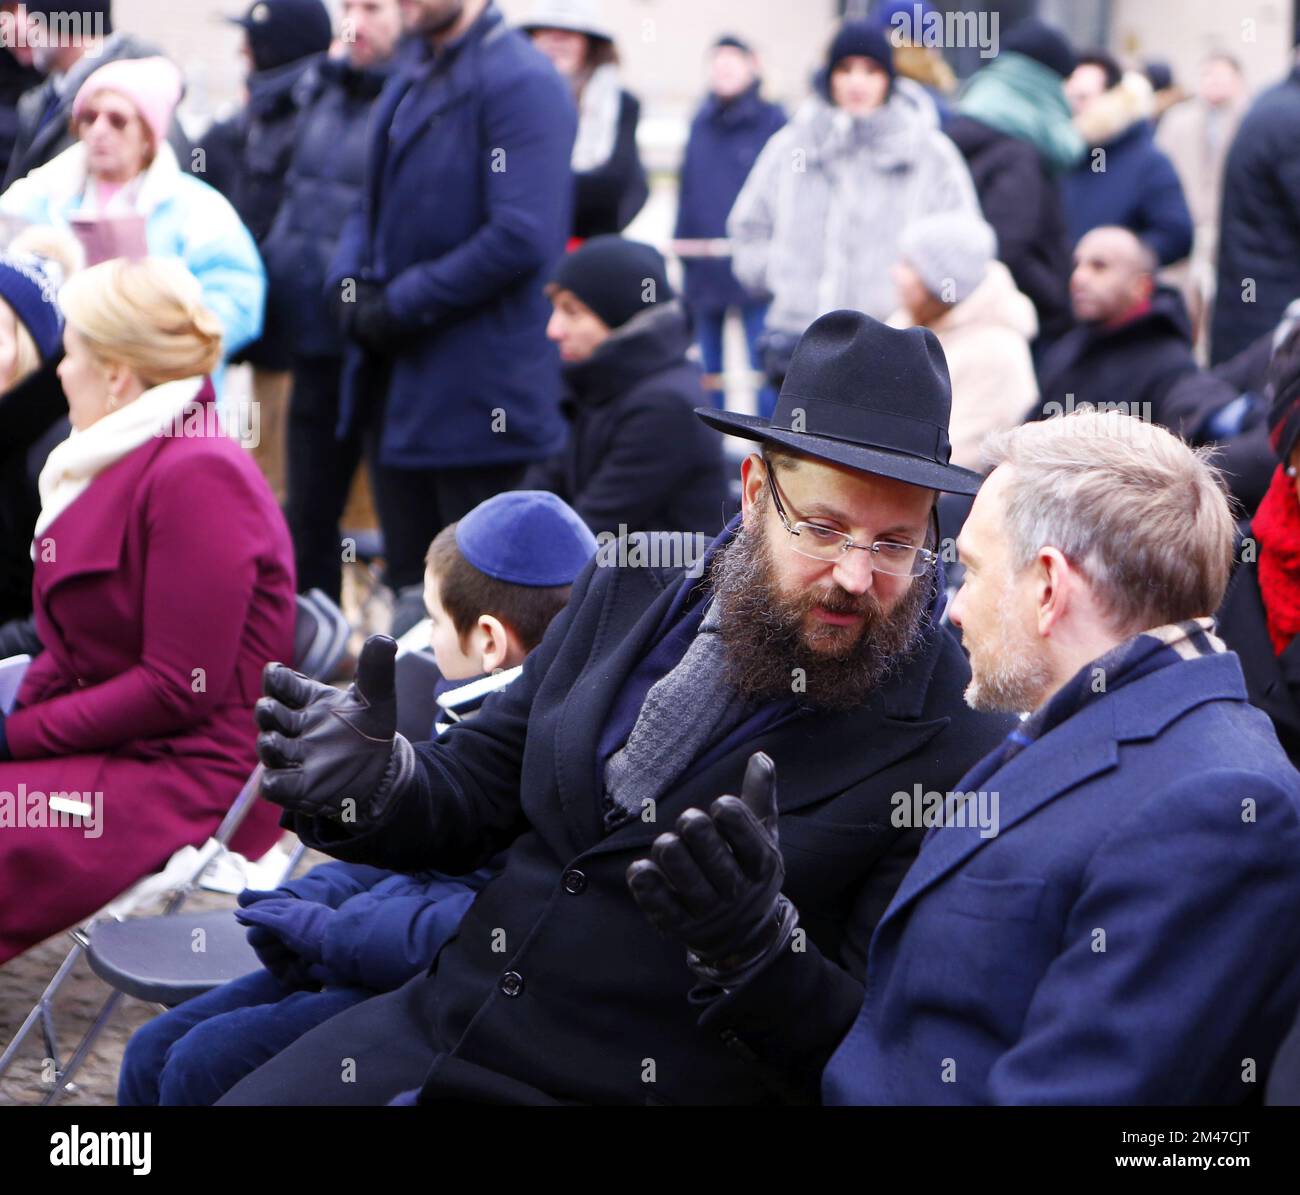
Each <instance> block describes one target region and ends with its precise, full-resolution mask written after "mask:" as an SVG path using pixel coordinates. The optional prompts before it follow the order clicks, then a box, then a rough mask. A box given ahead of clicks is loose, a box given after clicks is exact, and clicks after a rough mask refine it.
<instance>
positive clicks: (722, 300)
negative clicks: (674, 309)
mask: <svg viewBox="0 0 1300 1195" xmlns="http://www.w3.org/2000/svg"><path fill="white" fill-rule="evenodd" d="M760 87H761V83H759V82H757V81H756V82H755V83H754V84H753V86H752V87H750V88H749V90H748V91H746V92H744V93H743V94H741V95H738V96H736V97H735V99H733V100H730V101H723V100H720V99H719V98H718V97H717V96H715V95H710V96H709V97H708V98H707V99H706V100H705V101H704V103H703V104H701V105H700V108H699V111H697V112H696V114H695V119H694V120H693V121H692V122H691V133H690V138H689V140H688V141H687V142H686V156H685V157H684V158H683V160H682V169H681V180H680V181H681V188H680V192H679V196H678V205H677V231H676V235H677V236H678V237H681V238H689V239H697V238H698V239H702V240H707V239H713V238H724V237H725V236H726V235H727V216H728V215H729V214H730V212H731V205H732V204H733V203H735V201H736V196H737V195H739V194H740V188H741V187H743V186H744V185H745V179H747V178H748V177H749V171H750V169H751V168H752V167H753V165H754V162H755V161H756V160H757V159H758V155H759V152H760V151H761V150H762V148H763V146H764V145H766V144H767V139H768V138H769V137H770V136H771V135H772V134H773V133H775V132H776V131H777V129H779V128H780V127H781V126H782V125H784V124H785V111H784V109H782V107H781V105H780V104H772V103H769V102H768V101H767V100H765V99H763V97H762V95H761V94H760ZM683 266H684V268H685V276H686V277H685V287H684V294H685V297H686V301H687V303H689V304H690V306H691V308H692V309H693V310H695V311H708V312H718V311H724V310H725V309H726V308H728V307H737V306H740V305H741V304H743V303H752V302H754V300H755V296H754V295H753V294H751V293H750V292H749V291H747V290H746V289H745V288H744V287H743V286H741V285H740V283H739V282H737V281H736V276H735V275H734V274H733V273H732V272H731V263H730V262H729V261H728V260H726V259H725V258H717V259H710V258H689V257H688V258H686V259H685V260H684V261H683Z"/></svg>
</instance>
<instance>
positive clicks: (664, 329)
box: [521, 302, 727, 537]
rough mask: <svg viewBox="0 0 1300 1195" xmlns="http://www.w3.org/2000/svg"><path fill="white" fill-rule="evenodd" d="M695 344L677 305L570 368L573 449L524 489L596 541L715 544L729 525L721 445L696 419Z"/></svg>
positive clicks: (543, 467)
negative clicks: (647, 535)
mask: <svg viewBox="0 0 1300 1195" xmlns="http://www.w3.org/2000/svg"><path fill="white" fill-rule="evenodd" d="M690 344H691V329H690V324H689V322H688V320H687V319H686V316H685V314H684V313H683V311H682V308H681V305H680V303H676V302H673V303H666V304H662V305H658V306H655V307H652V308H650V309H649V310H648V311H644V312H641V313H640V314H638V315H636V316H634V317H633V318H632V319H631V320H629V321H628V322H627V323H626V324H624V325H623V326H622V327H621V328H618V329H617V330H615V332H614V333H613V335H611V336H610V338H609V339H608V340H607V341H605V343H604V344H602V345H601V346H600V348H598V349H597V350H596V352H595V353H594V354H593V355H592V357H591V358H590V359H589V360H587V361H584V362H582V363H581V364H578V365H569V366H566V367H565V368H564V378H565V382H566V384H567V387H568V391H569V396H568V398H567V399H566V400H565V403H564V411H565V414H566V415H567V416H568V418H569V420H570V427H569V439H568V443H567V444H566V445H565V447H564V449H563V450H562V451H561V452H560V453H558V454H557V455H556V456H554V457H552V458H551V459H550V460H547V461H543V462H541V463H539V464H537V465H534V466H533V467H532V468H531V469H530V470H529V471H528V473H527V474H525V476H524V480H523V481H522V483H521V488H522V489H529V490H550V491H551V492H552V493H555V494H558V495H559V496H560V497H561V498H563V499H564V500H565V501H566V502H568V503H569V504H570V505H571V506H572V507H573V508H574V510H576V511H577V512H578V513H579V514H580V515H581V516H582V517H583V518H584V519H585V520H586V521H587V524H588V526H590V527H591V529H592V530H593V531H594V532H596V533H597V534H600V533H601V532H602V531H608V532H612V533H613V534H615V535H617V534H619V533H620V529H621V530H622V531H624V532H626V531H699V532H703V533H705V534H707V535H708V536H710V537H712V536H714V535H716V534H717V532H718V530H719V529H720V528H721V527H722V526H723V524H724V523H725V522H726V515H725V513H724V511H723V503H724V500H725V498H726V491H727V487H726V477H725V474H724V466H723V459H722V439H721V437H720V436H719V435H718V434H717V433H716V432H715V431H713V430H712V429H710V428H708V427H706V426H705V425H704V424H703V423H701V422H700V420H699V419H698V418H697V417H696V416H695V414H694V410H695V408H696V407H698V406H703V405H705V403H706V399H705V396H704V391H703V389H702V386H701V376H700V369H699V366H698V365H696V364H695V363H694V362H692V361H688V360H687V359H686V350H687V349H688V348H689V347H690Z"/></svg>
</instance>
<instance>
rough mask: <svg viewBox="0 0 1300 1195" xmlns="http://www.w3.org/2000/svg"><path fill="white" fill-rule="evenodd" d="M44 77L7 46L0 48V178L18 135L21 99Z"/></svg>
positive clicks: (39, 83)
mask: <svg viewBox="0 0 1300 1195" xmlns="http://www.w3.org/2000/svg"><path fill="white" fill-rule="evenodd" d="M44 80H45V76H44V75H42V74H41V72H40V71H38V70H37V69H36V68H35V67H31V66H23V65H22V63H20V62H19V61H18V59H16V58H15V57H14V56H13V53H12V52H11V51H10V50H8V49H0V178H3V177H4V172H5V171H6V170H7V169H8V168H9V159H10V158H11V157H12V156H13V152H14V141H15V139H16V138H17V136H18V101H19V100H20V99H22V97H23V95H24V94H25V93H26V92H28V91H31V90H32V89H33V88H35V87H39V86H40V85H41V83H43V82H44Z"/></svg>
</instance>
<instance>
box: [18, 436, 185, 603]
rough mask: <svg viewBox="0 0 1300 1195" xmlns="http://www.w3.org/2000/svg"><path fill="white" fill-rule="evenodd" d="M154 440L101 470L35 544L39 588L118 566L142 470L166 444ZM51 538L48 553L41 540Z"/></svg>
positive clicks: (49, 590) (160, 439) (44, 589)
mask: <svg viewBox="0 0 1300 1195" xmlns="http://www.w3.org/2000/svg"><path fill="white" fill-rule="evenodd" d="M166 442H167V441H166V438H165V437H161V436H160V437H158V438H156V439H151V440H148V441H146V442H145V443H144V444H142V445H141V446H140V447H139V448H137V449H135V450H134V451H133V452H130V453H128V454H127V455H126V456H124V457H123V458H122V459H121V460H119V461H115V462H114V463H113V464H111V465H109V466H108V468H107V469H105V470H104V471H103V472H102V473H100V474H99V475H98V476H97V477H96V478H95V479H94V480H93V481H91V483H90V484H89V485H88V486H87V487H86V488H85V489H84V490H82V492H81V493H80V494H78V495H77V498H76V500H75V501H74V502H73V503H72V504H71V505H70V506H69V507H68V508H67V509H66V510H64V511H62V512H61V513H60V514H59V516H58V518H56V519H55V520H54V522H52V523H51V524H50V525H49V526H48V527H47V528H45V530H44V532H43V533H42V535H41V543H38V544H37V548H36V588H37V590H38V591H39V592H40V593H42V594H44V595H46V596H48V595H49V594H50V593H52V592H53V591H54V590H55V589H57V588H58V587H59V586H60V585H62V584H64V583H65V582H67V581H69V580H71V579H72V578H74V577H80V576H85V575H86V574H88V573H102V572H112V571H114V570H115V569H116V568H117V567H118V565H119V563H120V562H121V558H122V541H123V539H124V538H125V536H126V527H127V519H128V516H129V514H130V510H131V505H132V497H133V495H134V493H135V492H136V490H137V487H138V483H139V480H140V475H141V474H142V473H143V472H144V471H145V470H146V469H147V468H148V467H149V464H150V462H152V460H153V458H154V457H155V456H156V455H157V454H158V453H159V452H160V451H161V449H162V446H163V445H164V444H165V443H166ZM47 540H48V541H49V542H50V547H51V549H52V558H49V556H50V554H47V553H45V552H43V550H42V545H43V544H44V543H45V541H47Z"/></svg>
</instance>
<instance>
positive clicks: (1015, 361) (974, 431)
mask: <svg viewBox="0 0 1300 1195" xmlns="http://www.w3.org/2000/svg"><path fill="white" fill-rule="evenodd" d="M889 323H890V325H891V326H892V327H895V328H907V327H910V326H911V324H912V320H911V317H910V316H908V314H907V313H906V312H904V311H896V312H895V313H894V314H893V315H892V316H890V317H889ZM930 330H931V331H932V332H933V333H934V334H935V335H936V336H937V337H938V338H939V344H940V345H941V346H942V348H943V355H944V356H945V357H946V358H947V359H948V375H949V377H950V378H951V379H952V418H951V420H950V423H949V433H948V435H949V439H950V440H951V441H952V460H953V463H954V464H958V465H961V466H963V467H964V468H967V469H980V470H982V469H983V467H984V462H983V459H982V458H983V450H984V441H985V439H986V438H987V437H988V436H989V435H991V434H992V433H993V432H997V431H1004V430H1006V429H1007V428H1011V427H1015V426H1016V424H1018V423H1019V422H1020V421H1021V420H1022V419H1023V418H1024V417H1025V415H1027V414H1028V413H1029V410H1030V408H1031V407H1032V406H1033V405H1034V403H1035V402H1036V401H1037V399H1038V382H1037V380H1036V379H1035V377H1034V363H1033V360H1032V358H1031V357H1030V355H1029V342H1030V341H1031V340H1032V339H1033V338H1034V336H1036V335H1037V333H1038V317H1037V316H1036V315H1035V314H1034V305H1033V303H1032V302H1030V300H1029V299H1028V298H1027V297H1026V296H1025V295H1023V294H1021V293H1020V291H1019V290H1017V289H1016V284H1015V282H1014V281H1013V280H1012V278H1011V273H1010V271H1009V270H1008V269H1007V267H1006V266H1004V265H1003V264H1002V263H1001V262H1000V261H993V262H990V263H989V268H988V273H987V274H985V276H984V281H983V282H981V283H980V284H979V286H977V287H976V288H975V289H974V290H973V291H972V292H971V293H970V294H969V295H968V296H967V297H966V298H965V299H963V300H962V301H961V302H960V303H957V304H955V305H954V306H952V307H950V308H949V309H948V310H947V311H945V312H944V313H943V315H942V316H940V317H939V318H938V319H937V320H935V321H934V323H933V324H931V325H930Z"/></svg>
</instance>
